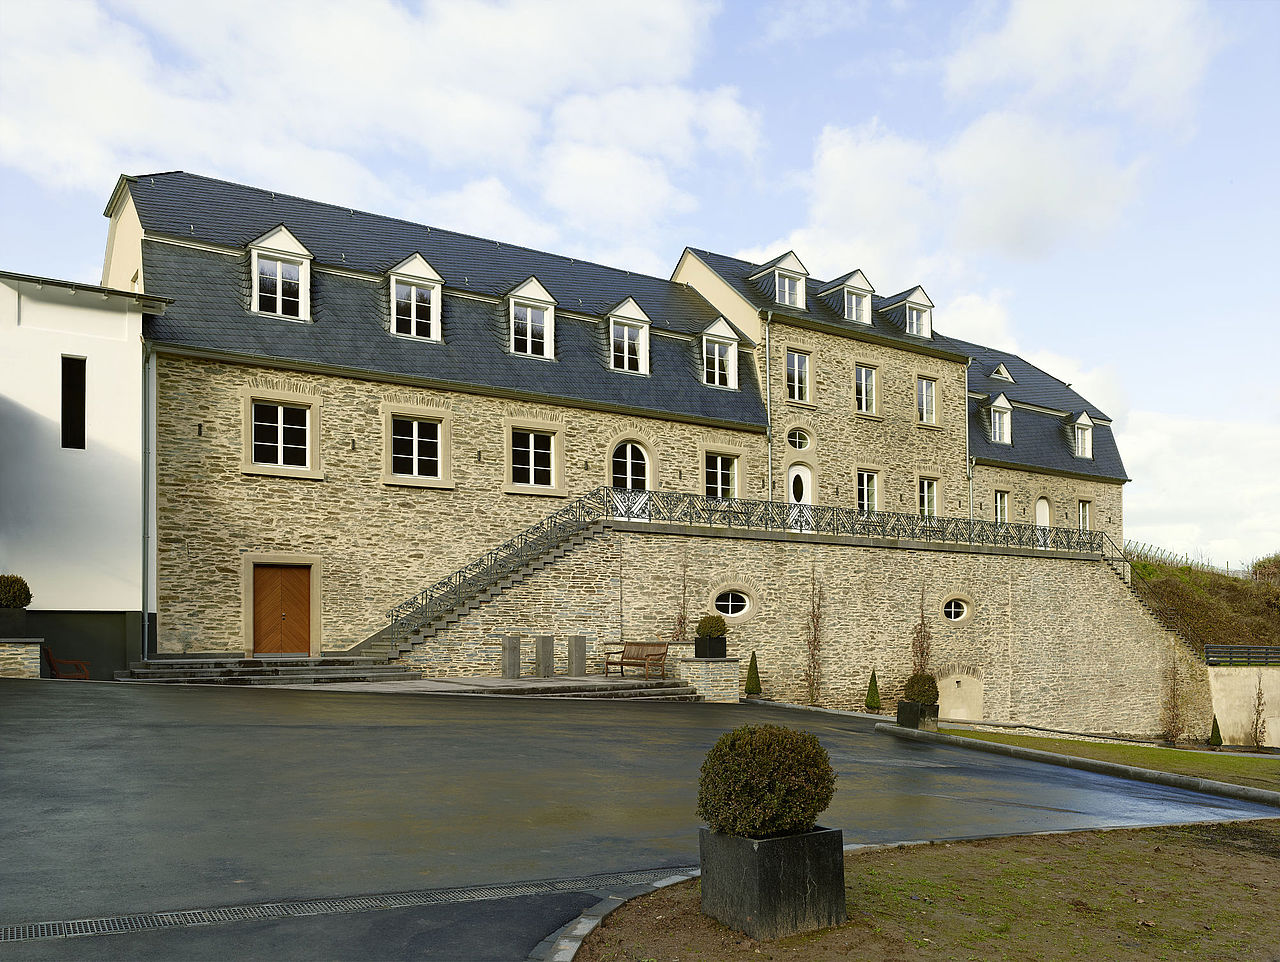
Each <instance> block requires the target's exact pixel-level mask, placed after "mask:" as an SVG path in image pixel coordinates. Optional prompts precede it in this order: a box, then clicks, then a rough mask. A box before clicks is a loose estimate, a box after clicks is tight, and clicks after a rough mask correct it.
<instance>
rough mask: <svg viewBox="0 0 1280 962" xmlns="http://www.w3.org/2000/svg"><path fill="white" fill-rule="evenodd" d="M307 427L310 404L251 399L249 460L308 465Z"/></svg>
mask: <svg viewBox="0 0 1280 962" xmlns="http://www.w3.org/2000/svg"><path fill="white" fill-rule="evenodd" d="M310 430H311V410H310V408H307V407H300V406H295V405H292V404H273V403H271V402H268V401H254V402H253V463H254V464H274V465H277V466H280V467H289V468H306V467H309V466H310V462H309V455H310V450H311V444H310Z"/></svg>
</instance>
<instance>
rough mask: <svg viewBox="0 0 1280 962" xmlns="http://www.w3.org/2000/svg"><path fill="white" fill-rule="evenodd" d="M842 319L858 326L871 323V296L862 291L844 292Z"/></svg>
mask: <svg viewBox="0 0 1280 962" xmlns="http://www.w3.org/2000/svg"><path fill="white" fill-rule="evenodd" d="M844 319H845V320H846V321H854V322H856V323H858V324H870V323H871V295H870V294H864V293H862V291H850V290H846V291H845V292H844Z"/></svg>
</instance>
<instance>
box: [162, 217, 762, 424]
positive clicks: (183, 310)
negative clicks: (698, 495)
mask: <svg viewBox="0 0 1280 962" xmlns="http://www.w3.org/2000/svg"><path fill="white" fill-rule="evenodd" d="M259 233H261V232H259ZM254 236H257V235H254ZM142 261H143V276H144V277H146V279H147V288H148V289H149V290H155V291H164V292H168V293H170V294H172V295H174V297H175V303H174V304H173V305H172V306H171V307H170V308H169V309H168V310H167V311H166V312H165V313H164V315H163V316H150V315H148V316H146V317H145V318H144V332H145V334H146V336H147V337H149V338H151V339H153V340H155V341H158V342H161V343H164V344H171V345H179V346H184V347H191V348H199V349H205V350H212V351H218V352H224V353H231V354H236V355H247V356H253V357H263V358H272V359H276V360H286V361H298V362H303V363H310V364H320V365H326V366H332V367H339V368H343V369H346V370H351V371H362V372H374V373H379V374H390V375H392V376H400V377H407V378H411V379H415V380H416V379H424V380H428V381H430V382H432V383H435V384H440V385H442V386H455V387H459V388H463V389H467V388H480V389H482V390H489V391H492V390H493V389H498V390H499V391H511V392H520V393H524V394H532V395H535V396H538V397H543V398H546V399H547V400H548V401H552V402H556V401H559V402H563V401H565V400H571V401H572V400H576V401H579V402H583V403H587V404H592V405H603V406H611V407H620V408H625V409H629V410H635V411H637V412H641V413H649V414H652V415H653V416H655V417H670V416H673V415H674V416H676V417H679V418H683V419H693V420H699V421H710V422H714V423H718V424H723V425H727V426H733V427H741V428H743V429H746V430H755V431H759V430H762V429H763V428H764V426H765V424H766V419H765V409H764V404H763V402H762V401H761V398H760V390H759V386H758V385H757V383H756V380H755V368H754V365H753V364H751V363H750V361H749V358H750V355H749V354H747V353H745V352H743V353H741V354H740V358H739V365H738V371H739V385H740V390H737V391H729V390H725V389H722V388H711V387H706V386H705V385H703V384H702V382H701V368H700V364H701V354H700V352H701V342H700V341H699V340H697V339H695V340H693V341H688V340H684V339H677V338H672V337H663V336H661V335H659V336H654V337H651V338H650V341H649V349H650V359H651V370H652V371H653V374H652V376H649V377H638V376H636V375H633V374H622V373H619V372H616V371H611V370H608V368H607V357H608V355H607V353H606V352H607V350H608V345H607V343H606V341H607V331H606V330H605V325H604V324H603V323H601V322H594V323H593V322H589V321H580V320H575V319H572V318H565V317H557V320H556V334H555V350H556V360H554V361H547V360H542V359H538V358H529V357H523V356H518V355H513V354H511V353H509V352H508V351H507V349H506V348H507V319H506V308H505V306H504V305H503V304H496V303H490V302H486V301H479V300H476V299H474V298H468V297H457V296H452V295H449V294H446V295H445V296H444V298H443V299H442V301H441V329H442V332H443V341H442V342H441V343H436V342H433V341H426V340H421V339H416V338H403V337H396V336H394V335H392V334H390V333H389V332H388V331H387V330H386V327H385V323H386V318H387V317H388V313H389V304H388V299H389V295H388V291H387V285H386V284H385V283H379V282H374V281H369V280H361V279H357V278H353V277H344V276H341V275H336V274H330V273H326V272H324V271H313V272H312V275H311V293H312V296H311V305H312V309H311V316H312V321H311V322H310V323H299V322H297V321H290V320H286V319H284V318H277V317H270V316H265V315H260V314H252V313H250V312H249V310H248V308H247V304H248V300H249V297H248V285H249V277H248V258H247V256H246V257H242V258H238V259H232V258H230V257H228V256H226V255H224V254H218V253H213V252H210V251H202V250H197V249H193V248H187V247H177V246H175V245H173V244H166V243H162V242H157V241H150V240H144V241H143V244H142ZM717 316H718V315H717Z"/></svg>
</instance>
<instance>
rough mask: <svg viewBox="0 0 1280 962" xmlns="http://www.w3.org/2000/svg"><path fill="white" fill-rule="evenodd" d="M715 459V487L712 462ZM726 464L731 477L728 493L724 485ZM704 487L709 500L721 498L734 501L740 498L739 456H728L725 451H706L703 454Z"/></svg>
mask: <svg viewBox="0 0 1280 962" xmlns="http://www.w3.org/2000/svg"><path fill="white" fill-rule="evenodd" d="M713 459H714V460H715V462H716V466H715V468H714V471H715V475H716V483H715V485H712V483H711V474H712V471H713V468H712V466H711V462H712V460H713ZM726 464H727V465H728V472H727V473H728V476H729V484H728V489H727V492H726V490H725V487H724V485H723V479H724V475H725V474H726V471H725V465H726ZM702 487H703V492H704V493H705V494H706V496H707V497H708V498H719V499H721V500H733V499H734V498H736V497H737V496H738V455H736V454H726V453H724V452H723V451H704V452H703V454H702Z"/></svg>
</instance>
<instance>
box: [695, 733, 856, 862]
mask: <svg viewBox="0 0 1280 962" xmlns="http://www.w3.org/2000/svg"><path fill="white" fill-rule="evenodd" d="M835 791H836V773H835V771H834V770H833V769H832V767H831V759H830V758H829V757H828V756H827V750H826V749H825V748H823V747H822V745H821V744H820V743H819V741H818V738H817V736H816V735H812V734H810V733H809V732H801V731H796V730H794V729H791V728H784V727H782V726H781V725H743V726H742V727H741V728H735V729H734V730H733V731H731V732H725V733H724V734H723V735H721V736H720V740H719V741H717V742H716V743H715V745H713V746H712V748H711V751H709V752H707V757H706V759H705V760H704V761H703V762H702V773H701V776H700V777H699V779H698V815H699V816H700V817H702V818H704V819H706V822H707V824H708V825H709V826H711V829H712V830H713V831H716V832H724V833H726V834H729V835H742V836H746V837H747V838H773V837H775V836H778V835H794V834H797V833H799V832H807V831H809V830H810V829H812V828H813V826H814V825H816V824H817V822H818V816H819V815H821V814H822V813H823V812H824V811H825V810H826V808H827V806H828V805H830V804H831V798H832V796H833V795H834V794H835Z"/></svg>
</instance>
